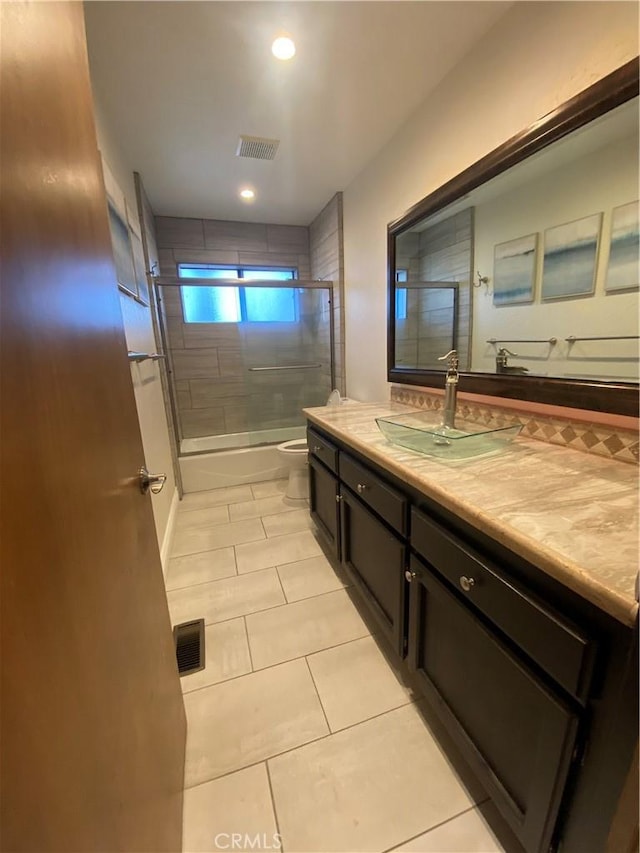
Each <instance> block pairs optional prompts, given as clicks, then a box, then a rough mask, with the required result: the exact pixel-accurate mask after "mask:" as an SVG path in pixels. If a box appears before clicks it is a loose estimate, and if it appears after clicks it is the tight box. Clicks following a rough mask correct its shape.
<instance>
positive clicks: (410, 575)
mask: <svg viewBox="0 0 640 853" xmlns="http://www.w3.org/2000/svg"><path fill="white" fill-rule="evenodd" d="M404 577H405V580H407V581H408V582H409V583H411V581H412V580H413V579H414V578H417V577H418V575H417V574H416V573H415V572H410V571H409V569H407V571H406V572H405V573H404Z"/></svg>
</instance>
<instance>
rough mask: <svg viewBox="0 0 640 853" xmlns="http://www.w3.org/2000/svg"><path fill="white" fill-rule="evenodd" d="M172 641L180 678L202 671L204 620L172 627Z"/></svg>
mask: <svg viewBox="0 0 640 853" xmlns="http://www.w3.org/2000/svg"><path fill="white" fill-rule="evenodd" d="M173 640H174V643H175V647H176V660H177V662H178V672H179V674H180V675H181V676H182V675H190V674H191V673H192V672H199V671H200V670H201V669H204V663H205V661H204V619H196V620H195V621H194V622H183V623H182V624H181V625H174V627H173Z"/></svg>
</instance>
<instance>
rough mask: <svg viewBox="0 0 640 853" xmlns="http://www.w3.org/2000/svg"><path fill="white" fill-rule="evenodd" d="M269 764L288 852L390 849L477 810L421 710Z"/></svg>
mask: <svg viewBox="0 0 640 853" xmlns="http://www.w3.org/2000/svg"><path fill="white" fill-rule="evenodd" d="M248 677H251V676H248ZM230 683H231V684H233V683H235V682H230ZM194 695H197V694H194ZM268 764H269V770H270V773H271V783H272V788H273V795H274V801H275V807H276V813H277V815H278V823H279V826H280V831H281V833H282V836H283V844H284V849H285V850H291V851H296V853H311V851H313V853H317V851H323V853H344V851H351V853H358V852H359V851H380V850H387V849H389V848H390V847H393V846H394V845H397V844H399V843H401V842H402V841H403V839H406V838H412V837H414V836H417V835H418V834H419V833H421V832H425V831H426V830H427V829H429V828H430V827H433V826H435V825H436V824H438V823H441V822H442V821H445V820H447V819H449V818H451V817H453V816H454V815H458V814H460V813H461V812H463V811H465V810H466V809H468V808H469V807H470V806H472V805H473V802H472V800H471V798H470V797H469V794H468V793H467V791H466V790H465V788H464V787H463V786H462V784H461V782H460V781H459V780H458V778H457V776H456V775H455V773H454V772H453V770H452V769H451V767H450V766H449V764H448V762H447V761H446V760H445V758H444V757H443V755H442V753H441V751H440V748H439V747H438V745H437V743H436V741H435V740H434V738H433V736H432V734H431V732H430V731H429V729H428V728H427V726H426V724H425V723H424V721H423V719H422V717H421V716H420V714H419V712H418V710H417V708H416V706H415V705H406V706H405V707H404V708H398V709H397V710H395V711H390V712H389V713H387V714H383V715H382V716H381V717H376V718H375V719H373V720H368V721H367V722H365V723H360V724H359V725H357V726H354V727H352V728H350V729H345V730H344V731H342V732H338V733H337V734H335V735H332V736H331V737H328V738H324V739H323V740H321V741H318V743H315V744H308V745H307V746H304V747H301V748H300V749H296V750H294V751H292V752H289V753H287V754H286V755H281V756H278V757H276V758H273V759H271V760H270V761H269V762H268Z"/></svg>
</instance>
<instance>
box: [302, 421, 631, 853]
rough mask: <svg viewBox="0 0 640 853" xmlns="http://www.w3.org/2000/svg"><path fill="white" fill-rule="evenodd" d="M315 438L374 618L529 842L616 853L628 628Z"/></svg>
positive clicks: (323, 519) (325, 489) (324, 491)
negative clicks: (612, 837)
mask: <svg viewBox="0 0 640 853" xmlns="http://www.w3.org/2000/svg"><path fill="white" fill-rule="evenodd" d="M309 449H310V454H309V465H310V499H311V512H312V515H313V517H314V518H315V519H316V521H317V522H318V525H319V528H320V530H321V531H322V532H323V533H324V535H325V537H326V539H327V542H328V545H329V547H330V549H331V550H332V552H333V553H334V554H336V555H338V554H339V555H340V558H341V561H342V565H343V567H344V568H345V570H346V572H347V573H348V575H349V576H350V578H351V580H352V582H353V585H354V587H355V588H356V589H357V590H358V591H359V593H360V594H361V598H362V600H363V602H364V604H365V605H366V606H367V608H368V610H369V612H370V614H371V616H372V619H373V623H372V628H373V629H374V630H376V632H377V633H379V634H382V635H384V636H385V638H386V639H387V640H388V642H389V643H390V645H391V647H392V648H393V649H394V650H395V652H396V653H397V654H398V656H399V657H400V658H405V657H406V664H407V666H408V668H409V669H410V670H412V671H413V672H414V674H415V677H416V678H417V681H418V683H419V684H421V686H422V690H423V693H424V695H425V697H426V699H427V702H428V705H429V708H430V712H431V713H432V714H434V715H435V716H436V717H437V718H438V719H439V720H440V722H441V723H442V724H443V725H444V727H445V729H446V731H447V732H448V735H449V736H450V737H451V739H452V740H453V741H454V742H455V743H456V745H457V746H458V748H459V749H460V751H461V753H462V755H463V756H464V758H465V760H466V763H467V764H468V766H469V767H470V768H471V770H472V771H473V773H474V775H475V776H476V777H477V778H478V780H479V781H480V782H481V783H482V785H483V786H484V788H485V790H486V792H487V794H488V795H489V796H490V797H491V799H492V800H493V802H494V804H495V805H496V806H497V807H498V809H499V810H500V812H501V813H502V815H503V817H504V818H505V819H506V821H507V823H508V824H509V826H510V827H511V829H512V830H513V832H514V834H515V835H516V837H517V838H518V840H519V842H520V844H521V845H522V847H523V848H524V850H525V851H527V853H546V851H555V850H561V851H562V853H605V851H607V853H608V851H609V850H610V849H611V848H610V847H607V844H608V842H607V836H608V833H609V827H610V824H611V822H612V820H613V815H614V812H615V809H616V803H617V799H618V797H619V794H620V790H621V787H622V784H623V782H624V777H625V775H626V774H627V772H628V770H629V764H630V759H631V755H632V752H633V748H634V744H635V742H636V740H637V713H638V709H637V692H638V691H637V644H636V643H637V641H636V638H635V634H634V631H633V630H632V629H631V628H627V627H625V626H623V625H621V624H620V623H618V622H616V620H614V619H612V618H611V617H609V616H607V615H606V614H604V613H603V612H602V611H600V610H599V609H598V608H595V607H594V606H593V605H591V604H589V603H588V602H585V601H584V600H583V599H580V598H579V597H578V596H576V595H575V594H573V593H572V592H570V591H569V590H567V589H566V588H565V587H563V586H562V585H561V584H559V583H558V582H556V581H554V580H553V579H552V578H549V577H548V576H547V575H545V574H544V573H542V572H540V571H539V570H538V569H536V568H535V567H533V566H531V565H530V564H528V563H526V562H525V561H523V560H522V559H521V558H518V557H516V556H515V555H513V554H512V553H511V552H509V551H508V550H507V549H506V548H505V547H504V546H502V545H499V544H498V543H495V542H494V541H493V540H490V539H488V538H487V537H486V536H485V535H484V534H482V533H481V532H480V531H476V530H474V529H472V528H470V527H469V525H467V524H465V523H464V522H462V521H461V520H459V519H457V517H456V516H453V515H451V514H450V513H448V512H446V511H445V510H443V509H442V508H441V507H439V506H437V505H435V504H431V503H430V502H429V501H428V500H427V499H426V498H425V497H424V495H421V494H420V493H417V492H415V490H412V489H411V487H409V486H407V485H406V484H404V483H401V482H399V481H398V480H397V479H396V478H395V477H394V476H393V475H391V474H389V473H388V472H386V471H383V470H381V469H380V468H378V466H376V465H375V464H374V463H372V462H371V461H370V460H368V459H366V458H363V457H361V456H360V455H358V454H357V453H356V452H355V451H353V450H352V449H350V448H348V447H345V446H343V445H342V444H341V443H340V442H339V441H336V440H334V439H333V438H330V437H328V436H326V435H324V434H322V433H319V432H318V431H317V430H316V429H315V427H314V428H310V429H309ZM612 853H613V851H612ZM615 853H617V851H615Z"/></svg>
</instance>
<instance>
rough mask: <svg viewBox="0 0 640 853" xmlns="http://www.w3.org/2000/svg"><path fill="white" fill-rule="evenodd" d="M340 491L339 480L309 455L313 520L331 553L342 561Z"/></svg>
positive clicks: (310, 497)
mask: <svg viewBox="0 0 640 853" xmlns="http://www.w3.org/2000/svg"><path fill="white" fill-rule="evenodd" d="M339 496H340V491H339V488H338V480H337V478H336V477H335V476H334V475H333V474H332V473H331V472H330V471H327V469H326V468H325V467H324V465H322V463H320V462H318V461H317V460H316V459H315V458H314V457H313V456H312V455H309V507H310V510H311V518H313V520H314V521H315V522H316V524H317V525H318V528H319V529H320V531H321V532H322V533H323V534H324V536H325V538H326V540H327V543H328V544H329V547H330V549H331V552H332V553H333V554H335V556H336V557H337V558H338V559H340V532H339V531H340V504H339V500H340V497H339Z"/></svg>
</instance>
